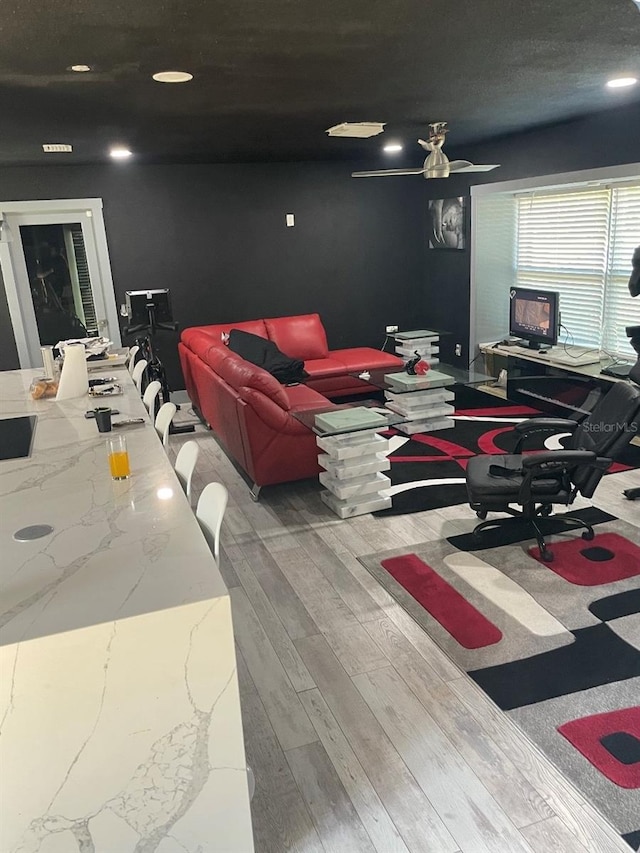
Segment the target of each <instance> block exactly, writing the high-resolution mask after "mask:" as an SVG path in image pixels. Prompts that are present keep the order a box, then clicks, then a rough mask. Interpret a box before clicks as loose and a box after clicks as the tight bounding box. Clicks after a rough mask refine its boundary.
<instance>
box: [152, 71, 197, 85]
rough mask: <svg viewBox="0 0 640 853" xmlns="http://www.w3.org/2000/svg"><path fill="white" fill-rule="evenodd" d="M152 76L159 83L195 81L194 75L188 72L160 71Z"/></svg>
mask: <svg viewBox="0 0 640 853" xmlns="http://www.w3.org/2000/svg"><path fill="white" fill-rule="evenodd" d="M152 76H153V79H154V80H156V81H157V82H158V83H188V82H189V80H193V74H189V72H188V71H158V72H157V74H153V75H152Z"/></svg>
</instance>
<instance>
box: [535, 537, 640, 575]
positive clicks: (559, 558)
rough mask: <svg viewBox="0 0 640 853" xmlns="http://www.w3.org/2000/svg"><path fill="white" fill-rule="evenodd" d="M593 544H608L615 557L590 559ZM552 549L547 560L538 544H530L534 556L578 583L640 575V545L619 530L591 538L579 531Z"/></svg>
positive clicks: (600, 546)
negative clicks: (550, 560)
mask: <svg viewBox="0 0 640 853" xmlns="http://www.w3.org/2000/svg"><path fill="white" fill-rule="evenodd" d="M590 548H606V549H607V550H608V551H611V552H612V554H613V557H612V558H611V559H610V560H605V561H603V562H596V561H594V560H590V559H589V558H588V557H585V556H584V553H583V552H584V551H588V550H589V549H590ZM551 550H552V551H553V561H552V562H551V563H545V561H544V560H543V559H542V558H541V557H540V549H539V548H538V547H537V546H536V547H535V548H529V553H530V554H531V556H532V557H533V558H534V560H538V562H540V563H542V565H543V566H546V567H547V568H548V569H551V571H552V572H555V573H556V574H557V575H560V577H561V578H564V579H565V580H566V581H569V583H573V584H576V586H598V584H602V583H614V582H615V581H621V580H624V579H625V578H632V577H636V576H637V575H640V548H639V547H638V546H637V545H635V544H634V543H633V542H630V541H629V540H628V539H625V538H624V536H620V535H619V534H618V533H598V534H596V536H595V538H594V539H592V541H591V542H586V541H585V540H584V539H583V538H582V537H581V536H580V535H578V537H577V538H575V539H569V540H567V541H565V542H553V543H552V544H551Z"/></svg>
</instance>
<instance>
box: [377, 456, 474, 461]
mask: <svg viewBox="0 0 640 853" xmlns="http://www.w3.org/2000/svg"><path fill="white" fill-rule="evenodd" d="M389 459H390V460H391V461H392V462H458V461H459V460H457V459H451V458H450V457H449V456H390V457H389Z"/></svg>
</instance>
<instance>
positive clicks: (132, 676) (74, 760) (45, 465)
mask: <svg viewBox="0 0 640 853" xmlns="http://www.w3.org/2000/svg"><path fill="white" fill-rule="evenodd" d="M34 375H37V371H13V372H10V373H4V374H0V400H1V406H2V408H1V413H0V415H1V416H2V417H7V416H10V415H20V414H37V415H38V423H37V427H36V433H35V440H34V447H33V452H32V455H31V457H30V458H28V459H23V460H9V461H0V554H1V559H0V567H1V577H2V598H1V602H0V604H1V607H0V670H1V675H2V682H1V688H0V735H1V737H0V766H1V767H2V775H3V790H2V798H1V808H2V814H1V816H0V825H1V827H2V829H1V830H0V833H1V844H0V847H1V849H2V851H3V853H4V851H6V852H7V853H9V851H11V853H58V851H60V853H76V851H82V853H84V852H85V851H87V853H110V851H118V853H128V851H131V853H134V851H145V853H151V851H156V850H157V851H158V853H171V851H173V850H176V851H184V850H187V851H190V853H198V851H202V853H206V851H216V853H219V851H229V853H236V851H237V853H250V851H252V850H253V842H252V832H251V819H250V811H249V798H248V791H247V782H246V766H245V757H244V748H243V740H242V725H241V716H240V704H239V696H238V687H237V678H236V671H235V652H234V646H233V628H232V623H231V610H230V604H229V597H228V593H227V590H226V588H225V586H224V583H223V581H222V578H221V576H220V573H219V571H218V568H217V565H216V563H215V561H214V559H213V557H212V555H211V553H210V551H209V549H208V547H207V545H206V542H205V540H204V538H203V536H202V534H201V532H200V529H199V527H198V524H197V522H196V520H195V518H194V516H193V513H192V512H191V510H190V508H189V505H188V502H187V500H186V498H185V497H184V495H183V493H182V490H181V488H180V485H179V483H178V481H177V478H176V477H175V474H174V472H173V469H172V467H171V464H170V463H169V460H168V459H167V457H166V454H165V453H164V451H163V449H162V445H161V443H160V440H159V439H158V437H157V435H156V433H155V430H154V429H153V427H152V426H151V424H150V423H149V422H148V420H147V423H146V424H145V425H144V426H143V427H137V428H132V429H129V430H127V432H126V435H127V442H128V446H129V455H130V459H131V469H132V476H131V478H130V479H129V480H127V481H123V482H114V481H112V480H111V477H110V475H109V468H108V464H107V456H106V447H105V437H104V436H103V435H100V434H99V433H98V431H97V428H96V425H95V422H94V421H93V420H86V419H85V418H84V412H85V410H86V409H88V408H93V406H95V405H97V404H102V403H98V402H96V401H95V400H94V399H92V398H89V397H88V396H87V397H85V398H83V399H80V400H71V401H67V402H65V403H56V402H55V401H31V400H30V399H29V397H28V388H29V384H30V381H31V378H32V377H33V376H34ZM120 379H121V380H122V381H124V382H125V383H126V385H127V387H126V393H125V395H123V396H120V397H116V398H113V399H111V400H110V401H109V403H108V404H110V405H111V406H112V407H114V408H118V409H119V410H120V412H121V415H120V416H119V417H140V416H145V415H146V411H145V409H144V407H143V405H142V403H141V401H140V399H139V396H138V394H137V392H136V390H135V388H134V387H133V385H132V383H131V382H130V379H129V378H128V376H125V375H123V376H121V377H120ZM161 490H162V491H161ZM170 492H171V495H170V496H169V497H167V496H168V495H169V493H170ZM36 523H41V524H50V525H52V526H53V527H54V532H53V533H52V534H51V535H49V536H47V537H45V538H43V539H38V540H35V541H33V542H26V543H25V542H17V541H15V540H14V539H13V533H14V531H15V530H17V529H18V528H19V527H23V526H25V525H28V524H36Z"/></svg>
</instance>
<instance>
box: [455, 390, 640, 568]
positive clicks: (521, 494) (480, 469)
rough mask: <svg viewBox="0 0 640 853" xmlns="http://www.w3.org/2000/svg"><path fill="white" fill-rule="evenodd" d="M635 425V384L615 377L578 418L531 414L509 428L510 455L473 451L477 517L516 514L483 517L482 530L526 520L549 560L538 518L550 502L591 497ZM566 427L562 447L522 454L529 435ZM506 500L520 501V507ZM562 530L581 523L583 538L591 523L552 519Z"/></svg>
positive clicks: (639, 408) (471, 484) (639, 401)
mask: <svg viewBox="0 0 640 853" xmlns="http://www.w3.org/2000/svg"><path fill="white" fill-rule="evenodd" d="M639 430H640V388H639V387H637V386H636V385H633V384H631V382H625V381H622V382H616V383H615V385H614V386H613V387H612V388H611V390H610V391H609V392H608V393H607V394H606V395H604V396H603V397H602V398H601V399H600V401H599V402H598V403H597V404H596V406H595V407H594V409H593V411H592V412H591V413H590V414H589V415H588V416H587V417H586V418H585V419H584V420H583V421H582V422H581V423H576V421H574V420H568V419H564V418H531V419H530V420H527V421H523V422H522V423H520V424H517V425H516V426H515V427H514V431H515V432H516V434H517V435H518V440H517V443H516V447H515V449H514V453H513V454H511V455H496V456H475V457H473V458H472V459H470V460H469V462H468V463H467V493H468V495H469V504H470V506H471V508H472V509H474V510H475V511H476V514H477V516H478V518H482V519H486V517H487V514H488V513H489V512H506V513H509V514H510V515H512V516H515V518H503V519H495V520H490V521H484V522H483V523H482V524H479V525H478V526H477V527H476V528H475V530H474V531H473V532H474V536H476V537H477V538H480V537H481V534H482V531H483V530H486V529H488V528H491V527H500V526H502V525H504V524H509V523H513V522H515V521H521V520H522V519H524V520H526V521H527V522H529V523H530V524H531V527H532V528H533V531H534V532H535V537H536V540H537V542H538V546H539V547H540V554H541V556H542V559H543V560H545V561H547V562H550V561H551V560H553V552H552V551H551V550H550V548H549V547H548V546H547V544H546V542H545V540H544V536H543V534H542V531H541V529H540V527H539V525H538V523H537V521H538V520H539V518H540V517H543V518H544V517H546V516H549V515H551V513H552V512H553V507H554V505H555V504H563V505H565V506H569V505H571V504H572V503H573V502H574V500H575V498H576V497H577V495H578V494H580V495H582V496H583V497H585V498H590V497H592V496H593V493H594V492H595V490H596V487H597V486H598V483H599V482H600V480H601V479H602V477H603V475H604V473H605V471H606V470H607V469H608V468H609V466H610V465H611V463H612V462H614V461H615V460H616V458H617V457H618V456H619V454H620V453H621V451H622V450H623V449H624V448H625V447H626V446H627V445H628V444H629V442H630V441H631V439H632V438H633V437H634V436H635V435H638V431H639ZM557 432H570V433H571V438H570V439H569V441H568V446H567V448H566V449H563V450H551V451H543V452H539V453H532V454H529V455H522V453H521V450H522V447H523V445H524V443H525V441H526V439H527V438H528V437H529V436H531V435H541V434H545V433H547V434H551V433H557ZM510 504H519V505H520V506H521V507H522V510H521V511H520V510H517V509H513V508H512V507H511V506H510ZM555 521H556V523H558V524H561V525H562V527H563V528H566V529H567V530H575V529H578V528H585V531H584V533H583V534H582V538H583V539H587V540H590V539H593V537H594V532H593V528H592V527H591V526H590V525H589V524H587V523H586V522H584V521H582V520H581V519H580V518H574V517H572V516H562V517H559V518H557V519H555Z"/></svg>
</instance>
